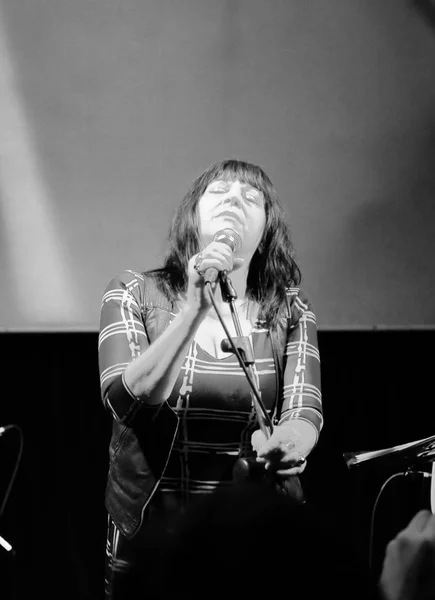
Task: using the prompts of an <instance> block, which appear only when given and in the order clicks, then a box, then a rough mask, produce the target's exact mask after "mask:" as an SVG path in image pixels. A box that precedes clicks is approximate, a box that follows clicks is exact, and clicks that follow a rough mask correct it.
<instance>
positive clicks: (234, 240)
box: [204, 228, 242, 283]
mask: <svg viewBox="0 0 435 600" xmlns="http://www.w3.org/2000/svg"><path fill="white" fill-rule="evenodd" d="M213 241H214V242H222V243H223V244H226V245H227V246H229V247H230V248H231V252H232V253H233V254H234V252H238V251H239V250H240V248H241V247H242V238H241V237H240V235H239V234H238V233H237V232H236V231H234V229H229V228H228V229H220V230H219V231H217V232H216V233H215V234H214V236H213ZM218 276H219V271H218V270H217V269H216V268H215V267H210V268H209V269H207V271H206V272H205V273H204V281H205V283H214V282H215V281H216V279H217V278H218Z"/></svg>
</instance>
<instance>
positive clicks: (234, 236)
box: [213, 228, 242, 252]
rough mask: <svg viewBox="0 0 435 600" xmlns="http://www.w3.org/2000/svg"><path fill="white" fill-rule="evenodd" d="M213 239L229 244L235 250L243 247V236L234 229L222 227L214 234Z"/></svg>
mask: <svg viewBox="0 0 435 600" xmlns="http://www.w3.org/2000/svg"><path fill="white" fill-rule="evenodd" d="M213 241H215V242H222V243H224V244H227V245H228V246H229V247H230V248H231V250H232V251H233V252H238V251H239V250H240V248H241V247H242V238H241V237H240V235H239V234H238V233H237V231H234V229H229V228H228V229H221V230H220V231H217V232H216V233H215V234H214V237H213Z"/></svg>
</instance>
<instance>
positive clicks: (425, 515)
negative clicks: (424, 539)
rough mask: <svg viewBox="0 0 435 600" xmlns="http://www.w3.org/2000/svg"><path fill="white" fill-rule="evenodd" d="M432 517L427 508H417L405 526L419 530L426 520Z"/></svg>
mask: <svg viewBox="0 0 435 600" xmlns="http://www.w3.org/2000/svg"><path fill="white" fill-rule="evenodd" d="M431 517H432V513H431V512H430V511H429V510H426V509H424V510H419V511H418V512H417V513H416V514H415V515H414V516H413V517H412V519H411V521H410V522H409V524H408V526H407V527H406V528H405V529H407V530H409V531H414V532H421V531H423V530H424V529H425V527H426V525H427V523H428V521H429V520H430V518H431Z"/></svg>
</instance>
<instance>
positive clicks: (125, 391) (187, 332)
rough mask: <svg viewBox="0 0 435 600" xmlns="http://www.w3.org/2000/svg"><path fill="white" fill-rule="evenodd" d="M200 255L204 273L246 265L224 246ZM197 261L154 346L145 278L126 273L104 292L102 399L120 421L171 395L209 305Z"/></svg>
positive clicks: (213, 246)
mask: <svg viewBox="0 0 435 600" xmlns="http://www.w3.org/2000/svg"><path fill="white" fill-rule="evenodd" d="M201 254H202V255H203V260H202V265H203V268H204V269H207V268H210V267H215V268H216V269H217V270H218V271H222V270H226V271H228V272H231V271H232V270H233V269H237V268H239V267H240V266H241V265H242V264H243V260H242V259H237V258H235V259H233V257H232V252H231V250H230V248H229V247H228V246H227V245H226V244H223V243H221V242H212V243H211V244H209V245H208V246H207V247H206V248H205V249H204V250H203V251H202V253H201ZM195 258H196V257H195V256H193V257H192V258H191V259H190V261H189V266H188V278H189V281H188V289H187V296H186V301H185V303H184V306H183V308H182V309H181V311H180V312H179V313H178V315H177V316H176V317H175V319H174V320H173V321H172V323H171V324H170V326H169V327H168V328H167V329H166V330H165V331H164V332H163V333H162V334H161V335H160V336H159V337H158V339H157V340H154V341H153V343H152V344H150V342H149V340H148V338H147V336H146V333H145V327H144V323H143V320H142V315H141V304H142V303H141V296H140V285H139V280H140V278H141V276H140V275H138V274H137V273H133V272H132V271H125V272H123V273H121V274H120V275H118V276H116V277H114V278H113V279H112V281H111V282H110V283H109V285H108V286H107V288H106V291H105V294H104V296H103V301H102V308H101V316H100V336H99V367H100V380H101V395H102V398H103V402H104V404H105V406H106V407H107V408H108V409H109V410H110V411H111V412H112V414H113V416H114V417H115V419H117V420H120V421H123V422H127V421H129V420H130V419H131V418H132V417H133V416H134V414H135V412H136V410H137V409H138V408H139V407H141V406H148V407H151V408H152V407H158V406H160V405H161V404H162V403H163V402H165V400H167V399H168V397H169V396H170V394H171V391H172V388H173V386H174V383H175V381H176V379H177V376H178V373H179V371H180V368H181V365H182V362H183V359H184V356H185V354H186V352H187V350H188V347H189V344H190V343H191V341H192V339H193V338H194V336H195V332H196V330H197V329H198V327H199V324H200V323H201V321H202V320H203V319H204V317H205V316H206V314H207V312H208V310H209V309H210V307H211V301H210V298H209V292H208V289H206V288H205V285H204V278H203V277H202V276H200V275H199V274H198V273H197V272H196V271H195V269H194V263H195Z"/></svg>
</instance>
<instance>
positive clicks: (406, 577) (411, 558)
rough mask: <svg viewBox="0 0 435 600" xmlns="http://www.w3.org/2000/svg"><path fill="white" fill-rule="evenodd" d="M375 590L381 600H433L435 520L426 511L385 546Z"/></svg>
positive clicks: (421, 512) (434, 584)
mask: <svg viewBox="0 0 435 600" xmlns="http://www.w3.org/2000/svg"><path fill="white" fill-rule="evenodd" d="M379 587H380V591H381V593H382V594H383V597H384V598H385V600H433V599H434V598H435V516H434V515H433V514H432V513H431V512H430V511H429V510H421V511H419V512H418V513H417V514H416V515H415V516H414V517H413V518H412V519H411V521H410V522H409V524H408V526H407V527H405V529H403V530H402V531H400V532H399V533H398V534H397V535H396V537H395V538H394V539H392V540H391V541H390V542H389V543H388V545H387V548H386V551H385V558H384V564H383V568H382V573H381V576H380V580H379Z"/></svg>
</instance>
